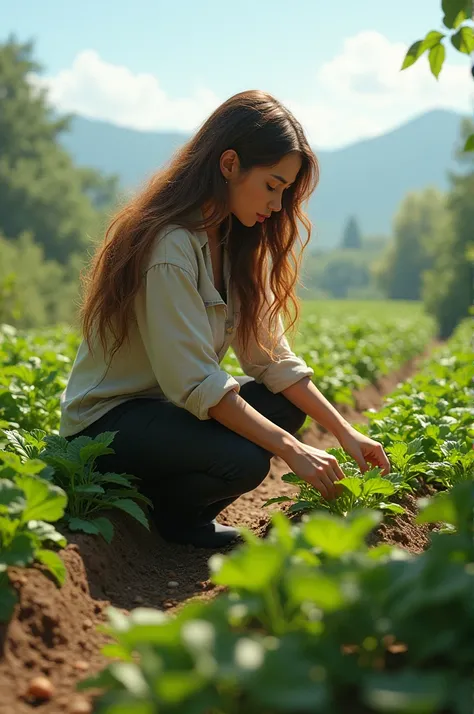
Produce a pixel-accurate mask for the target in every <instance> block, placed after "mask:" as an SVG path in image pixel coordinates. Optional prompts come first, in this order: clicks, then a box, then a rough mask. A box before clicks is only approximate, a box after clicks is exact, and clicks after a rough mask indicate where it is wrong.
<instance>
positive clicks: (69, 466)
mask: <svg viewBox="0 0 474 714" xmlns="http://www.w3.org/2000/svg"><path fill="white" fill-rule="evenodd" d="M4 434H5V436H6V438H7V440H8V443H9V448H11V449H13V450H14V451H15V452H16V453H17V454H19V455H20V457H21V458H22V459H23V460H25V461H26V460H27V459H31V458H35V457H37V458H39V459H41V460H42V461H43V462H44V463H45V465H47V467H46V469H45V470H44V472H43V473H42V476H43V478H47V479H49V480H50V481H53V482H54V483H55V484H57V485H59V486H60V487H61V488H62V489H64V491H65V492H66V494H67V497H68V505H67V511H66V514H65V516H64V522H65V524H66V525H67V527H68V528H69V529H70V530H72V531H77V530H80V531H84V532H85V533H91V534H94V535H99V534H100V535H102V536H103V537H104V538H105V540H106V541H107V542H108V543H110V541H111V540H112V538H113V534H114V529H113V525H112V523H111V521H110V519H109V518H107V517H105V516H97V515H95V514H97V513H98V512H100V511H105V510H106V509H114V508H116V509H119V510H121V511H125V512H126V513H128V514H129V515H131V516H132V517H133V518H135V520H137V521H138V522H139V523H141V524H142V525H143V526H144V527H145V528H147V529H149V524H148V520H147V518H146V516H145V513H144V512H143V510H142V509H141V508H140V506H139V505H138V504H137V503H136V502H135V501H136V500H139V501H142V502H144V503H146V504H148V505H150V506H152V502H151V501H150V499H148V498H147V497H146V496H144V495H143V494H142V493H140V492H139V491H138V490H137V488H135V486H134V485H133V481H136V480H137V477H136V476H133V475H131V474H116V473H105V474H103V473H100V472H99V471H97V470H96V469H95V462H96V459H98V458H99V457H100V456H105V455H106V454H113V453H114V450H113V449H112V448H110V444H111V443H112V441H113V439H114V437H115V434H117V432H116V431H115V432H103V433H102V434H99V435H98V436H96V437H95V439H92V438H91V437H89V436H79V437H77V438H75V439H72V440H71V441H69V442H68V441H67V440H66V439H65V438H64V437H62V436H58V435H55V434H50V435H46V433H45V432H42V431H41V430H39V429H37V430H35V431H34V432H32V433H28V432H19V431H15V430H7V429H5V430H4Z"/></svg>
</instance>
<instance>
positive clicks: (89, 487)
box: [74, 483, 105, 495]
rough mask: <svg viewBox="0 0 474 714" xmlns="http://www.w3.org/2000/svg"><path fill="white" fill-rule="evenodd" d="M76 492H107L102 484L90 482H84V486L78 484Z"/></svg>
mask: <svg viewBox="0 0 474 714" xmlns="http://www.w3.org/2000/svg"><path fill="white" fill-rule="evenodd" d="M74 492H75V493H81V494H84V493H85V494H86V495H87V494H93V493H105V491H104V489H103V488H102V486H99V484H97V483H89V484H84V485H83V486H76V488H75V489H74Z"/></svg>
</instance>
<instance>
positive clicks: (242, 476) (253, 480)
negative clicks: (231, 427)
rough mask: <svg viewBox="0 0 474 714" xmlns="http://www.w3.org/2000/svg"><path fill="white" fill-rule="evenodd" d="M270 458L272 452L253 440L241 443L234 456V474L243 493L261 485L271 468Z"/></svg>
mask: <svg viewBox="0 0 474 714" xmlns="http://www.w3.org/2000/svg"><path fill="white" fill-rule="evenodd" d="M270 459H271V454H270V452H268V451H266V450H265V449H263V448H262V447H261V446H258V445H257V444H254V443H253V442H251V441H247V442H246V443H244V444H242V445H241V447H240V448H239V449H238V450H237V452H236V453H235V455H234V458H233V467H234V468H233V476H234V478H235V479H236V481H238V484H239V490H240V491H241V493H248V491H253V489H254V488H257V486H260V484H261V483H262V481H264V480H265V477H266V476H267V475H268V472H269V470H270Z"/></svg>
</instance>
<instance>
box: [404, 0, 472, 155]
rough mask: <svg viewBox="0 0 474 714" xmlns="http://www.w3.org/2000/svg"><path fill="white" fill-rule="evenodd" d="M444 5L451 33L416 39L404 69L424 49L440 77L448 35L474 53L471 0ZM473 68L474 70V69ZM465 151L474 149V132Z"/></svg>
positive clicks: (465, 51)
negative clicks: (445, 41) (444, 42)
mask: <svg viewBox="0 0 474 714" xmlns="http://www.w3.org/2000/svg"><path fill="white" fill-rule="evenodd" d="M441 7H442V10H443V13H444V17H443V24H444V26H445V28H446V30H448V32H447V33H445V32H438V31H437V30H431V31H430V32H428V33H427V34H426V35H425V37H424V38H423V39H422V40H417V41H416V42H414V43H413V44H412V45H411V46H410V47H409V48H408V51H407V53H406V55H405V59H404V60H403V64H402V67H401V69H402V70H403V69H407V68H408V67H411V66H412V65H414V64H415V62H417V60H419V58H420V57H421V56H422V55H424V53H425V52H428V61H429V64H430V69H431V72H432V74H433V75H434V76H435V77H436V79H438V77H439V74H440V72H441V69H442V68H443V64H444V60H445V58H446V49H445V46H444V44H443V41H444V40H446V39H447V38H449V40H450V41H451V44H452V46H453V47H454V48H455V49H456V50H457V51H458V52H461V53H463V54H466V55H470V54H471V53H472V52H474V27H473V2H472V0H442V3H441ZM466 23H467V24H466ZM449 30H451V32H449ZM472 71H473V72H474V69H473V70H472ZM464 151H465V152H467V151H474V134H471V135H470V136H468V137H467V140H466V143H465V146H464Z"/></svg>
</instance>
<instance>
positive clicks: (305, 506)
mask: <svg viewBox="0 0 474 714" xmlns="http://www.w3.org/2000/svg"><path fill="white" fill-rule="evenodd" d="M315 506H316V504H315V503H310V502H309V501H297V503H293V505H292V506H290V507H289V509H288V513H298V512H299V511H310V510H312V509H314V508H315Z"/></svg>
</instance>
